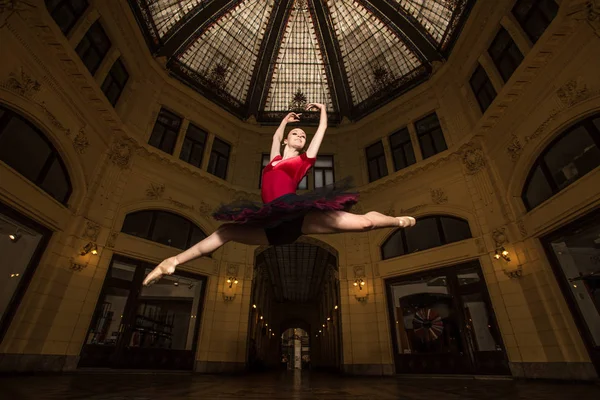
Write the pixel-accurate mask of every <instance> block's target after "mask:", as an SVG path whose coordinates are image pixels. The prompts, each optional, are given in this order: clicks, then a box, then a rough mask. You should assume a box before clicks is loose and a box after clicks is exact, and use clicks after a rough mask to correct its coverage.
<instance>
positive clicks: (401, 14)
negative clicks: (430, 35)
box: [361, 0, 443, 64]
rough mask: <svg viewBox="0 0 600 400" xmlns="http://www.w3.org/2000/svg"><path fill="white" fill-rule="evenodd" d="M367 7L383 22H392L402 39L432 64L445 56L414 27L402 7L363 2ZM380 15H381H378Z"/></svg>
mask: <svg viewBox="0 0 600 400" xmlns="http://www.w3.org/2000/svg"><path fill="white" fill-rule="evenodd" d="M361 1H362V2H363V3H364V4H365V5H370V6H371V7H369V8H370V9H371V11H372V12H373V13H374V14H375V15H376V16H377V17H378V18H379V19H381V20H382V21H385V20H389V21H390V22H392V28H395V29H394V30H396V32H397V33H398V34H399V36H400V37H405V38H406V39H408V40H410V41H411V42H412V44H413V46H411V47H413V49H416V50H417V51H419V52H420V53H421V56H422V57H424V59H425V60H426V61H428V62H429V63H430V64H431V63H432V62H433V61H441V60H442V59H443V56H442V55H441V54H440V53H439V52H438V51H437V49H436V48H435V46H434V45H433V44H431V42H430V41H429V40H428V39H427V37H426V36H425V34H424V33H422V32H421V31H420V30H419V29H418V28H417V27H416V26H414V25H413V23H412V22H411V20H410V18H409V17H408V15H407V14H406V12H405V11H404V10H403V9H402V7H401V6H400V5H398V7H393V6H391V5H390V4H389V3H388V2H387V1H385V0H361ZM377 14H379V15H377Z"/></svg>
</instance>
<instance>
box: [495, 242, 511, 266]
mask: <svg viewBox="0 0 600 400" xmlns="http://www.w3.org/2000/svg"><path fill="white" fill-rule="evenodd" d="M500 257H502V258H503V259H504V260H505V261H506V262H509V261H510V257H509V256H508V250H506V249H505V248H504V247H503V246H502V247H498V248H496V254H494V258H495V259H496V260H499V259H500Z"/></svg>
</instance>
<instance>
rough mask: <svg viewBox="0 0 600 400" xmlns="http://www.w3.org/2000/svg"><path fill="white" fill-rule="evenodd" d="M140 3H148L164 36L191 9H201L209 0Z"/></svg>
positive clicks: (150, 0) (166, 0) (154, 0)
mask: <svg viewBox="0 0 600 400" xmlns="http://www.w3.org/2000/svg"><path fill="white" fill-rule="evenodd" d="M138 1H139V0H138ZM140 3H146V7H148V10H149V11H150V15H151V17H152V20H153V21H154V25H155V27H156V30H157V33H158V36H159V37H161V38H162V37H163V36H165V34H166V33H167V32H169V30H171V28H173V26H175V24H176V23H177V22H179V21H180V20H181V19H182V18H183V17H185V16H187V15H188V14H189V13H190V11H192V10H196V11H197V10H199V9H201V8H202V6H204V4H205V3H208V0H185V1H182V0H143V1H140ZM198 6H200V7H198Z"/></svg>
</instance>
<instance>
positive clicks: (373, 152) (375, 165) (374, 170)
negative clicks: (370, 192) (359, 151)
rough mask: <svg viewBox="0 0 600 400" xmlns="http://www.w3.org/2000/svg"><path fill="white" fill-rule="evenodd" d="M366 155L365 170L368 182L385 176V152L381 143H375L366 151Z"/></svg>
mask: <svg viewBox="0 0 600 400" xmlns="http://www.w3.org/2000/svg"><path fill="white" fill-rule="evenodd" d="M366 153H367V169H368V171H369V182H373V181H376V180H377V179H381V178H383V177H384V176H387V174H388V170H387V165H386V162H385V151H384V150H383V143H382V142H377V143H374V144H372V145H370V146H369V147H367V149H366Z"/></svg>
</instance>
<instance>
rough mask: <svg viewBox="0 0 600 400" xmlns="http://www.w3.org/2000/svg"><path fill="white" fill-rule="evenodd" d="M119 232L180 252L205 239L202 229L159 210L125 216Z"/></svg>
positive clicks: (188, 221) (182, 218) (180, 217)
mask: <svg viewBox="0 0 600 400" xmlns="http://www.w3.org/2000/svg"><path fill="white" fill-rule="evenodd" d="M121 232H123V233H126V234H129V235H133V236H137V237H139V238H142V239H147V240H152V241H153V242H157V243H161V244H164V245H167V246H171V247H175V248H178V249H182V250H185V249H188V248H189V247H190V246H192V245H194V244H196V243H198V242H199V241H201V240H203V239H204V238H206V234H205V233H204V232H203V231H202V229H200V228H199V227H198V226H197V225H195V224H194V223H193V222H191V221H190V220H188V219H186V218H184V217H182V216H180V215H177V214H173V213H170V212H167V211H160V210H144V211H137V212H133V213H131V214H127V216H126V217H125V221H124V222H123V227H122V228H121Z"/></svg>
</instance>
